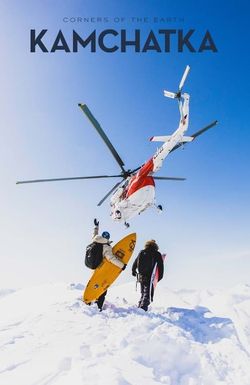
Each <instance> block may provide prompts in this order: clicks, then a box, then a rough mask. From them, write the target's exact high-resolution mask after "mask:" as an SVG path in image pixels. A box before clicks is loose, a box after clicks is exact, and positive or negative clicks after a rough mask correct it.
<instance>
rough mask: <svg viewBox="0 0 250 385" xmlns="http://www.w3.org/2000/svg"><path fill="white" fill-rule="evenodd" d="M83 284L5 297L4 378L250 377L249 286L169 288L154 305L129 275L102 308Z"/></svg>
mask: <svg viewBox="0 0 250 385" xmlns="http://www.w3.org/2000/svg"><path fill="white" fill-rule="evenodd" d="M82 290H83V286H82V285H80V284H78V285H75V284H71V285H66V284H63V283H60V284H47V285H41V286H37V287H33V288H32V289H22V290H18V291H16V292H14V293H9V294H8V295H5V296H4V297H1V298H0V384H1V385H14V384H19V385H71V384H73V385H78V384H79V385H80V384H84V385H89V384H93V385H101V384H102V385H103V384H107V385H140V384H143V385H159V384H167V385H238V384H240V385H249V384H250V370H249V368H250V322H249V321H250V287H249V286H248V285H242V286H237V287H234V288H232V289H228V290H217V291H202V292H197V291H193V290H191V291H189V290H180V291H171V290H169V289H168V288H167V287H165V286H164V282H163V284H161V283H160V284H159V286H158V287H157V292H156V295H155V301H154V303H153V304H152V305H151V308H150V310H149V312H147V313H145V312H144V311H143V310H141V309H138V308H137V307H136V303H137V300H138V296H139V292H135V284H134V283H128V284H125V285H121V286H117V287H114V288H112V289H110V291H109V293H108V296H107V302H106V306H105V310H104V311H103V312H101V313H100V312H99V311H98V309H97V308H96V305H93V306H86V305H85V304H83V303H82V302H81V295H82Z"/></svg>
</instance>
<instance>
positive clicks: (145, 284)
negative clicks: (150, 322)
mask: <svg viewBox="0 0 250 385" xmlns="http://www.w3.org/2000/svg"><path fill="white" fill-rule="evenodd" d="M139 282H140V284H141V298H140V301H139V304H138V307H140V308H141V309H143V310H145V311H147V310H148V305H149V304H150V302H151V300H152V296H151V294H152V292H150V278H148V277H144V276H142V275H140V277H139ZM150 297H151V298H150Z"/></svg>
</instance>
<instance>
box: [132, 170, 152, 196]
mask: <svg viewBox="0 0 250 385" xmlns="http://www.w3.org/2000/svg"><path fill="white" fill-rule="evenodd" d="M146 186H155V182H154V178H153V177H152V176H147V175H146V176H138V175H135V176H133V177H132V178H131V179H130V181H129V185H128V191H127V194H126V198H128V197H130V196H131V195H132V194H134V193H135V192H136V191H138V190H140V189H141V188H143V187H146Z"/></svg>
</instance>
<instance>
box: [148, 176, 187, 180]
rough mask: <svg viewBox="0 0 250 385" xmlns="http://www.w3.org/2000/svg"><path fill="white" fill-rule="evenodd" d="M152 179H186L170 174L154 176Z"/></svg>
mask: <svg viewBox="0 0 250 385" xmlns="http://www.w3.org/2000/svg"><path fill="white" fill-rule="evenodd" d="M154 179H158V180H177V181H179V180H186V178H178V177H172V176H154Z"/></svg>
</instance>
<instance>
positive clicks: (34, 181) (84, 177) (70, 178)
mask: <svg viewBox="0 0 250 385" xmlns="http://www.w3.org/2000/svg"><path fill="white" fill-rule="evenodd" d="M121 176H122V175H95V176H74V177H69V178H52V179H32V180H21V181H17V182H16V184H24V183H40V182H59V181H64V180H79V179H99V178H121Z"/></svg>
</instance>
